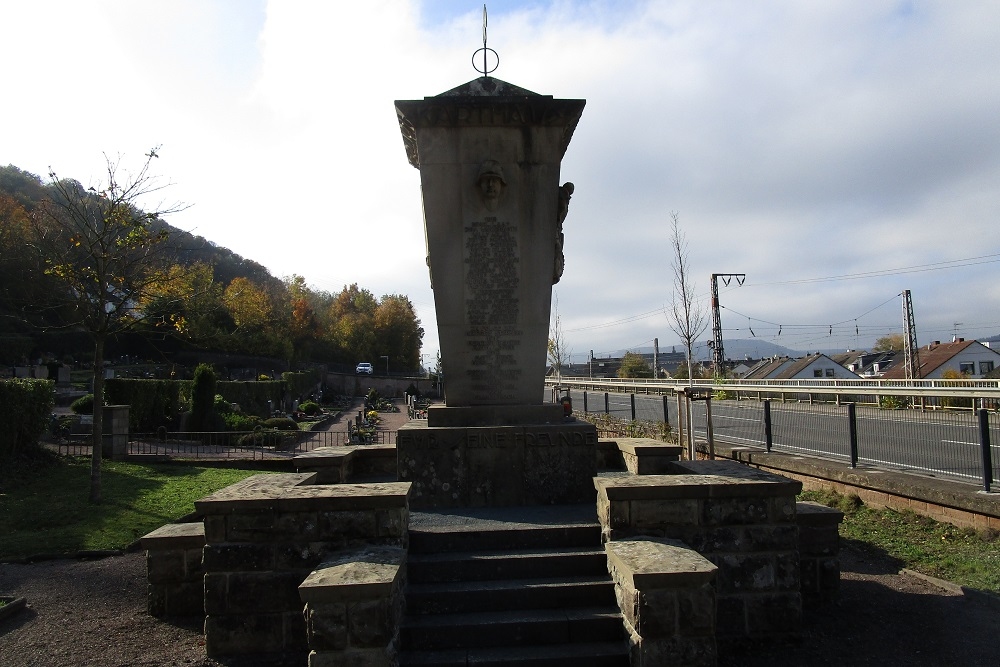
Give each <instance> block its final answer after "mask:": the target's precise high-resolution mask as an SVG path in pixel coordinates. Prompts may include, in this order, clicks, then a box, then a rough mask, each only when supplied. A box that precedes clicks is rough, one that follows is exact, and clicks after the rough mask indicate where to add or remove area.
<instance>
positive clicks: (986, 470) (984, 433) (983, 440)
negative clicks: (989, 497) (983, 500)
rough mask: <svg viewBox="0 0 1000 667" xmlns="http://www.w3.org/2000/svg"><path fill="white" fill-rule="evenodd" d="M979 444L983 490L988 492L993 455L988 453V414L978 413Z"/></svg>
mask: <svg viewBox="0 0 1000 667" xmlns="http://www.w3.org/2000/svg"><path fill="white" fill-rule="evenodd" d="M979 444H980V446H981V447H982V451H983V490H984V491H986V493H989V492H990V485H991V484H992V483H993V455H992V453H991V452H990V412H989V410H982V409H981V410H980V411H979Z"/></svg>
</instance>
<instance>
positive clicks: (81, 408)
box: [69, 394, 94, 415]
mask: <svg viewBox="0 0 1000 667" xmlns="http://www.w3.org/2000/svg"><path fill="white" fill-rule="evenodd" d="M69 409H70V410H72V411H73V414H75V415H92V414H94V395H93V394H87V395H86V396H81V397H80V398H78V399H76V400H75V401H73V402H72V403H71V404H70V406H69Z"/></svg>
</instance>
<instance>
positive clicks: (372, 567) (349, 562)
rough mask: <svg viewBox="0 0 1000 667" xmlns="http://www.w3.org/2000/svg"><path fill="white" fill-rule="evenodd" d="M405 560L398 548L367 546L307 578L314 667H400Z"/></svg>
mask: <svg viewBox="0 0 1000 667" xmlns="http://www.w3.org/2000/svg"><path fill="white" fill-rule="evenodd" d="M405 560H406V552H405V551H404V550H403V549H401V548H399V547H366V548H362V549H357V550H353V551H349V552H346V553H344V554H343V555H341V556H340V557H338V558H337V559H335V560H333V561H330V562H328V563H324V564H323V565H321V566H320V567H318V568H317V569H316V570H314V571H313V572H312V573H311V574H310V575H309V576H308V577H306V580H305V581H303V582H302V584H301V585H300V586H299V596H300V597H301V599H302V602H303V603H304V604H305V612H304V614H305V620H306V632H307V635H308V638H309V648H310V653H309V667H333V666H338V667H339V666H340V665H365V666H366V667H390V666H391V665H396V664H398V644H399V624H400V619H401V617H402V610H403V597H402V588H403V582H404V578H405V577H404V572H405V569H404V567H403V566H404V563H405Z"/></svg>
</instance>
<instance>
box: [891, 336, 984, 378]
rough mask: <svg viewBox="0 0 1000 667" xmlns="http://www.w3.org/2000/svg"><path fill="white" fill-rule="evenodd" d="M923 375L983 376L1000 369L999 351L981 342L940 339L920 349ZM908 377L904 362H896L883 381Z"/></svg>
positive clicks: (919, 358)
mask: <svg viewBox="0 0 1000 667" xmlns="http://www.w3.org/2000/svg"><path fill="white" fill-rule="evenodd" d="M917 357H918V361H919V364H920V378H921V379H926V380H935V379H939V378H941V377H942V376H943V375H944V373H945V372H947V371H955V372H956V373H961V374H962V375H965V376H968V377H970V378H981V377H983V376H984V375H988V374H989V373H991V372H993V371H994V370H995V369H997V368H1000V352H997V351H996V350H994V349H993V348H991V347H990V346H989V345H984V344H982V343H980V342H979V341H975V340H965V339H964V338H956V339H955V340H954V341H952V342H950V343H942V342H941V341H939V340H936V341H934V342H933V343H931V344H930V345H925V346H924V347H921V348H920V349H918V350H917ZM905 378H906V370H905V368H904V364H901V363H896V364H893V366H892V368H890V369H889V370H887V371H886V372H885V374H884V375H883V376H882V379H884V380H903V379H905Z"/></svg>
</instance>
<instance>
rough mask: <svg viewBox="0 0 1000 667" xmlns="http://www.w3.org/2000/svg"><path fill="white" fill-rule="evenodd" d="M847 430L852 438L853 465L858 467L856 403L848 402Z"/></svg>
mask: <svg viewBox="0 0 1000 667" xmlns="http://www.w3.org/2000/svg"><path fill="white" fill-rule="evenodd" d="M847 431H848V433H849V434H850V438H851V467H852V468H857V467H858V419H857V411H856V410H855V406H854V403H848V404H847Z"/></svg>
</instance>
